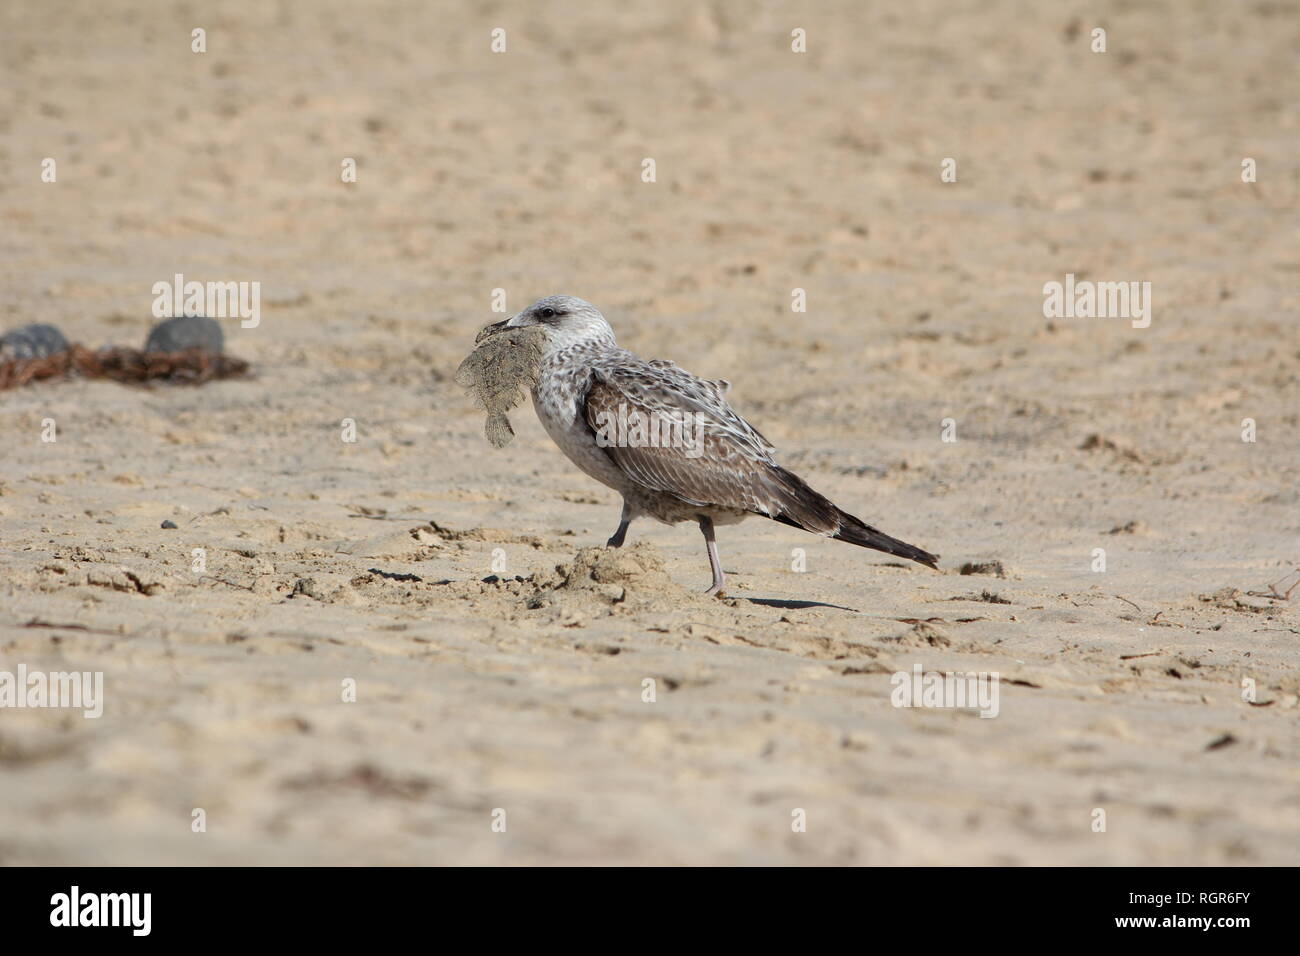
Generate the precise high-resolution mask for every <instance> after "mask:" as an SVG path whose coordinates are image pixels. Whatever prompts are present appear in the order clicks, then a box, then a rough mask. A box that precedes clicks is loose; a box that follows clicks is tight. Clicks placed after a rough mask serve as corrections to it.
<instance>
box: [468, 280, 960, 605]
mask: <svg viewBox="0 0 1300 956" xmlns="http://www.w3.org/2000/svg"><path fill="white" fill-rule="evenodd" d="M534 326H535V327H537V331H538V332H539V333H540V335H539V339H540V343H541V345H540V353H541V361H540V365H539V367H538V369H537V375H536V379H535V382H534V383H533V385H532V398H533V407H534V409H536V411H537V417H538V418H539V419H540V420H541V423H542V427H543V428H545V429H546V432H547V434H548V435H550V436H551V439H552V440H553V441H554V442H555V444H556V445H558V446H559V448H560V450H561V451H562V452H564V454H565V455H567V456H568V458H569V460H570V461H572V462H573V463H574V464H575V465H577V466H578V467H579V468H580V469H582V471H584V472H585V473H586V474H588V475H590V476H591V477H592V478H595V479H596V480H597V481H599V482H601V483H602V484H605V485H608V486H609V487H610V488H613V489H614V490H615V491H617V492H618V493H619V494H620V495H622V496H623V513H622V515H621V516H620V518H619V523H618V529H617V530H616V531H615V532H614V534H613V536H611V537H610V539H609V541H608V542H606V547H610V548H619V547H622V546H623V542H624V539H625V538H626V536H627V529H628V525H630V524H631V523H632V522H633V520H635V519H636V518H639V517H642V516H647V517H650V518H654V519H656V520H658V521H661V522H663V523H664V524H670V525H671V524H677V523H679V522H682V521H694V522H696V523H697V524H698V525H699V528H700V531H701V532H702V533H703V535H704V541H705V546H706V549H707V551H708V555H709V566H710V568H711V569H712V571H713V583H712V585H711V586H710V587H709V588H708V590H707V591H706V592H705V593H706V594H709V595H716V596H719V597H721V596H722V594H723V584H724V579H723V574H722V565H721V564H720V563H719V561H718V545H717V541H716V539H715V537H714V526H715V525H730V524H736V523H738V522H740V521H743V520H744V519H745V518H748V517H750V516H751V515H761V516H762V517H764V518H771V519H772V520H774V521H780V522H781V523H783V524H788V525H791V526H793V527H796V528H801V529H803V530H804V531H810V532H812V533H813V534H820V535H824V536H826V537H831V538H835V539H836V540H839V541H847V542H848V543H849V544H856V545H858V546H859V547H863V548H872V549H874V550H876V551H883V552H885V553H886V554H893V555H897V556H898V557H902V558H907V559H909V560H911V561H916V562H917V563H919V564H924V565H926V566H927V567H930V568H934V569H935V570H938V564H937V562H938V560H939V557H938V555H934V554H930V553H929V552H928V551H924V550H922V549H921V548H918V547H915V546H914V545H910V544H907V543H906V542H904V541H900V540H898V539H897V538H892V537H890V536H889V535H887V534H885V533H884V532H882V531H878V530H877V529H875V528H873V527H871V526H870V525H868V524H865V523H864V522H863V521H861V520H860V519H858V518H855V517H854V516H853V515H851V514H849V513H848V512H846V511H842V510H841V509H840V508H838V507H837V506H836V505H835V504H834V503H832V502H831V501H830V500H829V499H827V498H826V497H824V496H823V495H821V494H818V493H817V492H816V491H814V490H813V489H812V488H810V487H809V486H808V484H807V482H805V481H804V480H803V479H802V478H800V477H799V476H798V475H796V474H794V473H793V472H791V471H788V470H786V469H785V468H782V467H781V465H779V464H778V463H777V461H776V457H775V456H776V449H775V448H774V447H773V446H772V443H771V442H769V441H768V440H767V439H766V438H764V437H763V435H762V433H761V432H759V430H758V429H757V428H755V427H754V426H753V425H751V424H750V423H749V422H747V421H745V419H744V418H742V417H741V416H740V415H739V414H737V413H736V411H735V410H734V409H732V407H731V406H730V405H729V404H727V400H726V397H725V396H726V393H727V390H728V389H729V388H730V387H731V386H730V383H728V382H727V381H725V380H722V379H718V380H714V381H709V380H707V379H702V378H697V377H696V376H694V375H692V374H691V373H689V372H687V371H686V370H685V369H682V368H680V367H679V366H678V365H676V364H675V363H673V362H669V361H666V360H663V359H651V360H650V361H646V360H644V359H641V358H638V357H637V356H635V355H633V354H632V353H631V352H628V351H627V350H626V349H621V348H619V347H618V345H617V344H616V343H615V341H614V330H613V329H612V328H611V327H610V324H609V322H607V321H606V320H605V317H604V316H603V315H601V313H600V310H599V309H597V308H596V307H595V306H594V305H592V304H591V303H590V302H585V301H583V300H582V299H579V298H576V297H574V296H570V295H552V296H547V297H546V298H544V299H538V300H537V301H536V302H534V303H533V304H532V305H530V306H529V307H528V308H526V309H524V310H523V311H522V312H520V313H518V314H517V315H514V316H511V317H510V318H509V319H505V320H503V321H501V322H496V323H493V324H492V325H489V326H487V327H486V328H484V329H483V330H482V331H481V332H480V333H479V336H478V340H479V341H482V340H483V339H485V338H487V337H488V336H491V335H495V334H497V333H500V332H504V331H506V330H507V329H519V328H527V327H534Z"/></svg>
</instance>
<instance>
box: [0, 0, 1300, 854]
mask: <svg viewBox="0 0 1300 956" xmlns="http://www.w3.org/2000/svg"><path fill="white" fill-rule="evenodd" d="M591 6H592V5H588V4H577V3H573V2H569V3H558V2H556V3H547V2H527V3H512V4H505V3H497V4H485V5H482V6H477V7H476V6H474V5H466V4H451V3H434V4H430V3H400V4H398V3H393V4H387V3H385V4H356V3H342V2H321V3H312V4H302V5H299V4H292V5H291V4H288V3H285V4H267V3H253V2H226V3H221V4H219V5H212V6H210V7H205V6H203V5H200V4H177V5H175V6H174V7H172V8H171V9H170V10H161V9H158V7H157V6H156V5H154V4H149V3H145V2H131V3H127V2H106V3H99V2H95V3H92V2H85V3H58V2H48V3H42V4H21V5H19V4H10V5H6V6H5V7H4V8H3V10H2V11H0V63H3V73H4V83H3V85H2V87H0V159H2V160H3V168H4V170H5V173H4V176H3V178H2V179H0V218H2V219H3V222H4V223H5V227H4V229H3V232H2V233H0V274H2V275H3V288H4V290H5V295H4V301H3V306H2V307H0V309H2V311H0V328H12V327H14V326H16V325H20V324H23V323H25V322H30V321H49V322H54V323H56V324H58V325H59V326H60V327H61V328H62V329H63V331H64V333H65V334H66V335H67V336H68V337H69V339H71V340H73V341H79V342H82V343H84V344H88V345H100V344H105V343H116V344H128V345H139V344H141V343H142V342H143V341H144V338H145V335H146V332H147V330H148V328H149V325H150V323H151V321H152V319H151V317H150V314H149V310H150V305H151V302H152V294H151V292H150V289H151V286H152V285H153V283H154V282H157V281H160V280H168V279H170V278H171V276H172V275H173V274H175V273H177V272H180V273H184V274H185V275H186V277H187V278H191V279H198V280H200V281H206V280H232V281H260V282H261V283H262V296H263V300H262V321H261V325H260V326H259V327H258V328H256V329H241V328H240V327H239V323H238V322H237V321H228V322H226V323H225V328H226V333H227V347H228V349H229V351H230V352H231V353H233V354H235V355H238V356H240V357H243V358H246V359H249V360H250V361H251V362H252V363H253V365H254V369H255V377H254V378H252V379H250V380H247V381H229V382H220V383H214V384H209V385H206V386H203V387H202V388H197V389H191V388H183V387H162V388H155V389H151V390H144V389H137V388H129V387H124V386H120V385H115V384H112V383H107V382H67V383H60V384H43V385H36V386H30V387H27V388H24V389H20V390H17V391H13V392H7V393H0V408H2V409H3V415H2V416H0V534H2V537H3V546H2V547H0V669H10V670H12V669H14V668H15V667H16V666H17V665H18V664H25V665H26V666H27V667H28V668H29V669H45V670H69V669H75V670H90V671H103V673H104V675H105V685H106V690H105V693H106V698H107V699H106V703H105V712H104V715H103V717H102V718H100V719H98V720H88V719H83V718H82V717H81V716H80V714H79V713H75V712H71V711H68V710H0V863H6V864H53V863H58V864H110V863H118V864H145V863H170V864H202V865H214V864H235V863H253V864H283V863H344V864H347V863H351V864H374V863H429V864H439V863H485V864H487V863H490V864H553V863H667V864H705V863H715V864H716V863H724V864H725V863H761V864H766V863H793V864H820V863H850V864H917V863H933V864H988V863H995V864H997V863H1007V864H1014V863H1032V864H1067V863H1068V864H1174V863H1185V864H1223V863H1228V864H1237V863H1240V864H1255V863H1278V864H1287V863H1295V862H1297V858H1298V853H1297V848H1298V847H1300V762H1298V760H1297V758H1300V734H1297V729H1298V722H1300V708H1297V706H1296V705H1297V694H1298V693H1300V619H1298V617H1297V614H1296V607H1297V604H1300V591H1297V592H1296V594H1295V595H1293V596H1292V599H1291V600H1289V601H1283V600H1273V599H1269V598H1267V597H1262V596H1258V594H1254V595H1252V594H1251V593H1250V592H1264V591H1266V590H1267V585H1268V584H1269V583H1270V582H1275V581H1279V580H1282V579H1286V578H1287V576H1288V575H1291V578H1290V580H1292V581H1293V580H1295V575H1294V574H1293V573H1292V572H1293V569H1295V568H1296V567H1297V566H1300V493H1298V491H1297V480H1296V476H1297V473H1298V472H1300V440H1298V439H1300V421H1298V416H1300V378H1298V372H1297V369H1298V368H1300V336H1297V333H1296V322H1297V313H1298V312H1300V265H1297V258H1296V252H1297V249H1300V219H1298V218H1297V215H1296V211H1297V197H1298V196H1300V173H1298V169H1300V154H1298V153H1297V149H1296V144H1297V141H1298V139H1297V137H1298V135H1300V121H1298V119H1297V109H1296V89H1295V82H1296V80H1295V64H1296V61H1297V55H1300V40H1298V37H1300V8H1298V7H1297V4H1296V3H1294V2H1270V3H1260V4H1222V3H1216V2H1208V0H1207V2H1201V3H1173V2H1168V3H1158V2H1153V3H1145V4H1140V5H1131V4H1120V3H1115V4H1103V5H1101V8H1100V9H1101V12H1096V11H1095V8H1093V7H1089V6H1087V5H1083V4H1072V3H1066V4H1044V3H1030V2H1023V3H1011V2H1007V3H995V4H987V3H967V4H954V3H952V2H950V0H944V2H937V0H913V2H909V3H906V4H899V5H898V7H897V8H896V9H895V10H892V11H891V10H889V9H884V8H882V6H881V5H877V4H870V5H868V4H862V3H856V2H854V3H817V4H806V5H804V6H802V7H799V6H795V5H789V6H777V5H773V4H750V3H747V4H722V3H715V4H713V5H711V6H710V5H706V4H699V3H686V2H680V3H640V4H636V5H628V4H618V5H613V4H611V5H609V6H608V10H607V12H599V11H597V10H595V9H591V8H590V7H591ZM1095 25H1101V26H1104V27H1106V28H1107V30H1108V52H1106V53H1104V54H1097V53H1092V52H1091V51H1090V50H1089V42H1090V40H1089V33H1090V30H1091V29H1092V27H1093V26H1095ZM196 26H201V27H204V28H205V29H206V30H207V38H208V52H207V53H206V54H202V55H197V54H194V53H191V52H190V48H189V43H190V40H189V37H190V30H191V29H192V28H194V27H196ZM498 26H501V27H505V28H506V29H507V31H508V33H507V36H508V52H507V53H506V54H504V55H500V54H492V53H490V52H489V49H488V44H489V39H490V38H489V31H490V30H491V29H492V28H493V27H498ZM795 27H802V28H804V29H806V30H807V35H808V52H807V53H806V54H802V55H800V54H794V53H791V52H790V49H789V43H790V31H791V30H792V29H793V28H795ZM45 157H54V158H56V160H57V163H58V166H57V170H58V181H57V183H55V184H45V183H42V182H40V179H39V175H40V163H41V160H42V159H43V158H45ZM345 157H354V158H356V159H357V162H358V166H359V181H358V182H357V183H355V184H346V185H345V184H343V183H341V182H340V178H339V171H340V164H341V162H342V161H343V159H344V158H345ZM646 157H651V158H654V159H655V160H656V164H657V182H655V183H653V184H647V183H643V182H642V181H641V178H640V173H641V162H642V160H643V158H646ZM945 157H953V158H955V159H956V160H957V162H958V180H957V182H956V183H942V182H940V178H939V166H940V162H941V161H942V160H943V158H945ZM1243 157H1253V158H1254V159H1256V161H1257V163H1258V169H1259V181H1258V182H1257V183H1255V184H1253V185H1247V184H1244V183H1242V182H1241V179H1240V167H1241V161H1242V159H1243ZM1066 273H1074V274H1076V275H1077V276H1079V277H1080V278H1089V279H1093V280H1142V281H1150V282H1151V283H1152V284H1153V296H1154V314H1153V321H1152V323H1151V325H1150V327H1149V328H1146V329H1134V328H1132V327H1131V325H1130V323H1129V322H1128V321H1127V320H1124V319H1065V320H1058V321H1055V322H1053V323H1049V322H1047V321H1046V320H1045V319H1044V317H1043V314H1042V305H1043V295H1042V287H1043V284H1044V283H1046V282H1050V281H1062V280H1063V279H1064V276H1065V275H1066ZM496 288H502V289H505V290H507V293H508V297H509V298H508V302H509V307H510V308H511V310H515V309H518V308H522V307H523V306H524V305H526V304H527V303H528V302H529V301H531V300H532V299H534V298H537V297H539V296H542V295H545V294H549V293H554V292H566V293H570V294H575V295H579V296H582V297H584V298H586V299H589V300H591V301H592V302H594V303H596V304H597V305H598V306H600V307H601V308H602V309H603V310H604V311H605V313H606V315H607V316H608V317H609V318H610V320H611V322H612V324H613V325H614V327H615V329H616V330H617V331H618V332H619V334H620V342H621V343H622V344H623V345H625V346H626V347H628V348H631V349H633V350H634V351H636V352H638V353H639V354H642V355H644V356H646V357H664V358H671V359H674V360H676V361H678V362H679V363H681V364H683V365H684V366H686V367H687V368H689V369H691V370H692V371H694V372H696V373H697V374H700V375H703V376H707V377H725V378H728V379H730V380H732V381H733V383H734V387H733V390H732V393H731V398H732V401H733V404H734V405H735V406H736V407H737V408H738V409H739V410H740V411H741V412H742V414H745V415H746V416H747V417H749V418H750V419H751V420H752V421H753V422H754V423H755V424H756V425H757V426H758V427H759V428H761V429H762V430H763V431H764V432H765V434H766V435H767V436H768V437H769V438H771V439H772V440H773V441H774V442H775V443H776V444H777V445H778V446H779V447H781V448H782V449H783V451H784V458H783V460H784V461H785V463H786V464H788V465H789V466H790V467H791V468H792V469H794V470H795V471H797V472H799V473H800V474H801V475H802V476H803V477H804V478H806V479H807V480H808V481H809V482H810V483H811V484H812V485H813V486H814V487H817V488H818V489H820V490H822V491H824V492H825V493H827V494H828V495H829V496H831V497H832V498H833V499H834V500H835V501H836V502H838V503H839V504H840V505H842V506H843V507H844V508H846V509H847V510H849V511H852V512H854V513H856V514H859V515H860V516H862V517H863V518H864V519H865V520H867V521H869V522H872V523H875V524H878V525H879V526H880V527H882V528H883V529H884V530H886V531H888V532H890V533H892V534H894V535H897V536H899V537H902V538H904V539H906V540H908V541H911V542H914V543H916V544H918V545H920V546H923V547H925V548H928V549H930V550H932V551H936V552H939V553H940V554H942V555H943V565H944V568H945V571H944V573H941V574H936V573H934V572H931V571H928V570H926V569H924V568H920V567H916V566H907V567H903V566H900V565H898V564H896V563H895V562H893V561H892V560H891V559H889V558H888V557H887V556H884V555H880V554H877V553H875V552H870V551H865V550H860V549H856V548H852V547H850V546H848V545H844V544H841V543H839V542H835V541H829V540H825V539H821V538H816V537H813V536H811V535H807V534H802V533H800V532H798V531H796V530H794V529H791V528H787V527H785V526H782V525H778V524H775V523H772V522H767V521H763V520H761V519H755V520H753V521H751V522H747V523H746V524H744V525H742V526H739V527H736V528H726V529H723V530H722V532H721V535H720V547H721V551H722V557H723V564H724V568H725V569H726V570H727V572H728V576H729V581H730V585H731V587H730V598H729V599H728V600H726V601H716V600H712V599H706V598H705V597H703V596H702V594H701V593H700V592H701V591H702V589H703V588H704V587H705V585H706V584H707V583H708V565H707V561H706V559H705V555H704V550H703V546H702V542H701V539H700V536H699V534H698V532H697V531H696V530H695V529H694V528H693V527H688V526H679V527H677V528H667V527H663V526H656V525H653V524H650V523H644V522H642V523H637V524H634V525H633V526H632V530H631V535H630V538H629V541H630V543H631V544H632V545H633V547H631V549H630V550H626V551H625V552H623V553H620V554H601V553H600V552H590V551H587V550H585V549H589V548H592V547H593V546H598V545H600V544H601V543H603V541H604V540H605V538H606V537H607V536H608V535H609V534H610V532H611V531H612V530H613V528H614V525H615V524H616V522H617V518H618V502H617V498H616V496H615V495H614V494H613V493H612V492H611V491H609V490H607V489H605V488H603V487H601V486H599V485H597V484H595V483H594V482H592V481H590V480H589V479H587V478H586V477H585V476H583V475H582V474H580V473H579V472H577V471H576V469H574V468H573V467H572V466H571V465H570V464H569V463H568V461H567V460H565V459H564V458H563V456H562V455H561V454H560V453H559V452H558V451H557V450H556V449H555V448H554V447H553V445H552V444H551V443H550V441H549V439H547V437H546V436H545V434H544V433H543V431H542V430H541V427H540V426H539V425H538V423H537V421H536V418H535V416H534V415H533V413H532V411H531V409H530V408H528V407H524V408H521V409H517V410H516V411H515V412H513V413H512V421H513V422H514V426H515V429H516V431H517V432H518V435H517V436H516V438H515V440H514V441H513V442H512V443H511V444H510V445H509V446H508V447H507V448H505V449H503V450H501V451H494V450H493V449H491V448H490V447H489V446H488V445H487V443H486V442H485V440H484V438H483V417H482V414H481V413H480V412H478V411H476V410H475V409H474V407H473V405H472V403H471V402H470V401H469V400H468V399H467V398H466V397H465V396H464V394H463V392H462V390H461V389H460V388H459V387H458V386H456V384H455V383H454V381H453V378H452V376H453V374H454V370H455V368H456V366H457V363H458V362H459V361H460V360H461V359H462V358H463V357H464V355H465V354H466V353H467V352H468V351H469V349H470V347H471V345H472V343H473V340H474V335H475V333H476V332H477V330H478V329H479V328H480V327H481V326H482V325H484V324H485V323H487V322H490V321H494V320H496V319H499V318H500V316H499V315H494V314H493V313H492V312H491V310H490V308H489V304H490V301H491V292H492V290H493V289H496ZM794 288H802V289H805V290H806V292H807V297H808V310H807V312H806V313H804V314H793V313H792V312H791V309H790V302H791V299H790V296H791V290H792V289H794ZM47 418H52V419H54V420H55V421H56V423H57V428H58V432H57V434H58V440H57V442H55V443H45V442H42V441H41V440H40V436H41V431H42V421H43V420H44V419H47ZM348 418H350V419H353V420H355V422H356V427H357V440H356V442H355V443H350V444H349V443H344V442H343V441H341V437H340V436H341V425H340V423H341V421H342V420H343V419H348ZM945 418H952V419H953V420H954V421H955V423H956V436H957V439H958V440H957V441H956V442H943V441H941V422H942V421H943V419H945ZM1245 418H1251V419H1254V420H1255V421H1256V423H1257V427H1258V440H1257V441H1256V442H1254V443H1247V442H1243V441H1242V440H1241V423H1242V420H1243V419H1245ZM1092 436H1097V437H1096V438H1093V437H1092ZM164 520H170V521H172V522H174V523H175V524H176V525H178V528H177V529H176V530H163V529H161V528H160V525H161V523H162V522H163V521H164ZM196 548H202V549H205V551H206V559H207V565H206V573H203V574H198V573H194V572H193V571H192V560H193V559H192V552H193V550H194V549H196ZM796 548H802V549H805V551H806V562H807V570H806V572H804V573H797V572H795V571H793V570H791V568H792V562H793V561H794V560H795V555H794V553H793V552H794V549H796ZM1096 548H1104V549H1105V551H1106V556H1107V563H1106V570H1105V571H1104V573H1097V572H1094V571H1093V570H1092V567H1091V566H1092V562H1093V551H1094V549H1096ZM494 556H495V557H494ZM494 560H496V561H498V563H497V564H496V567H497V568H502V567H504V570H503V571H501V572H500V573H499V574H497V575H496V576H495V577H493V575H494ZM500 560H504V565H502V564H500V563H499V561H500ZM575 561H576V566H574V563H575ZM988 561H999V562H1001V563H1002V565H1004V567H1005V577H998V576H995V575H993V574H989V573H985V574H977V575H962V574H960V573H958V569H959V568H960V567H961V565H962V564H963V563H965V562H988ZM557 565H565V566H568V567H567V570H565V571H564V572H562V573H561V572H557V571H556V570H555V569H556V566H557ZM406 575H413V576H414V577H412V578H406V577H403V576H406ZM1286 586H1287V585H1286V584H1283V585H1282V589H1283V590H1285V587H1286ZM918 662H919V663H921V664H922V665H923V666H924V667H925V668H926V669H934V670H940V671H945V670H953V671H967V670H974V671H997V672H999V673H1000V674H1001V675H1002V684H1001V701H1000V714H999V716H998V717H997V718H995V719H988V720H986V719H980V718H979V717H977V716H975V715H974V714H972V713H971V712H969V711H953V710H941V709H910V710H903V709H896V708H894V707H892V706H891V704H890V699H889V697H890V691H891V685H890V675H891V674H892V673H893V672H895V671H900V670H904V671H906V670H910V669H911V668H912V667H913V665H914V664H916V663H918ZM647 678H650V679H653V680H655V681H656V682H657V683H656V686H657V688H658V694H657V700H656V701H655V702H654V703H645V702H643V701H642V686H643V683H642V682H643V681H644V680H645V679H647ZM1243 678H1250V679H1253V680H1254V681H1255V682H1256V686H1257V695H1256V700H1255V701H1254V702H1253V703H1251V702H1248V701H1243V699H1242V681H1243ZM347 679H353V680H355V681H356V682H357V701H356V702H355V703H344V702H342V701H341V690H340V688H341V686H342V682H343V681H345V680H347ZM195 808H202V809H203V810H204V811H205V813H206V823H207V827H206V832H202V833H195V832H192V829H191V817H192V811H193V810H194V809H195ZM495 808H502V809H504V810H505V811H506V819H507V827H506V831H505V832H504V833H497V832H493V830H492V826H491V823H492V813H493V810H494V809H495ZM796 808H800V809H803V810H804V811H805V812H806V816H807V832H803V833H797V832H792V826H791V820H792V811H793V810H795V809H796ZM1098 808H1100V809H1103V810H1105V811H1106V821H1107V826H1106V831H1105V832H1104V833H1098V832H1094V830H1093V825H1092V824H1093V819H1094V813H1093V812H1094V810H1095V809H1098Z"/></svg>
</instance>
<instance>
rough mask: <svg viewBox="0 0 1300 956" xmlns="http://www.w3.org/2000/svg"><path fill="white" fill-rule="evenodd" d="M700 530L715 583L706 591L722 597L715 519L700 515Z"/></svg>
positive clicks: (720, 566) (720, 567)
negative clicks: (715, 537)
mask: <svg viewBox="0 0 1300 956" xmlns="http://www.w3.org/2000/svg"><path fill="white" fill-rule="evenodd" d="M700 531H702V532H703V533H704V545H705V547H706V548H707V549H708V552H709V567H710V568H712V569H713V584H712V586H710V587H709V589H708V590H707V591H705V592H704V593H705V594H712V595H715V596H717V597H722V565H721V564H720V563H719V561H718V542H717V541H716V540H715V539H714V537H713V519H712V518H709V517H707V516H705V515H700Z"/></svg>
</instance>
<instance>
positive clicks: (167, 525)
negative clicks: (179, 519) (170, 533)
mask: <svg viewBox="0 0 1300 956" xmlns="http://www.w3.org/2000/svg"><path fill="white" fill-rule="evenodd" d="M162 526H163V527H164V528H175V527H176V522H175V521H164V522H163V523H162Z"/></svg>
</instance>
